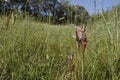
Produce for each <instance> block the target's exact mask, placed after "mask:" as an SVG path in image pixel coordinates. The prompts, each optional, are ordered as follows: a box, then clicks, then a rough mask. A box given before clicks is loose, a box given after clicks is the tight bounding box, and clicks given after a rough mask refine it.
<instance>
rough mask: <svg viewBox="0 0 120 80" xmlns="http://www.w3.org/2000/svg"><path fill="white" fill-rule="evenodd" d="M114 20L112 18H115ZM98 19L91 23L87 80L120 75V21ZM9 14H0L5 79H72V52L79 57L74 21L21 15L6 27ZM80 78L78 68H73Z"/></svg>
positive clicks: (0, 68)
mask: <svg viewBox="0 0 120 80" xmlns="http://www.w3.org/2000/svg"><path fill="white" fill-rule="evenodd" d="M111 20H112V19H111ZM105 22H106V23H104V20H103V21H98V22H97V23H94V24H88V25H87V37H88V45H87V49H86V52H85V79H86V80H119V79H120V73H119V71H120V53H119V51H120V40H119V37H120V36H119V34H120V32H119V30H120V28H119V27H117V26H120V21H117V26H116V25H115V24H114V20H113V22H108V21H105ZM5 23H6V17H2V18H0V25H1V26H0V79H1V80H38V79H39V80H69V78H70V75H69V64H68V55H69V54H73V55H74V59H73V60H74V64H75V65H76V64H77V61H76V57H75V55H78V59H79V71H78V74H79V80H80V79H81V57H82V56H81V55H82V54H81V53H79V54H77V52H76V43H75V40H74V39H73V38H72V35H73V34H74V28H73V27H72V26H71V25H64V26H62V25H48V24H45V23H40V22H35V21H32V20H30V19H29V18H26V19H24V20H20V19H17V20H16V23H15V24H14V25H13V24H10V27H9V29H8V30H4V28H3V27H5ZM72 79H73V80H76V70H75V69H74V71H73V77H72Z"/></svg>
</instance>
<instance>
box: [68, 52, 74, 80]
mask: <svg viewBox="0 0 120 80" xmlns="http://www.w3.org/2000/svg"><path fill="white" fill-rule="evenodd" d="M68 60H69V67H70V80H72V72H73V70H74V63H73V55H71V54H70V55H69V56H68Z"/></svg>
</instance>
